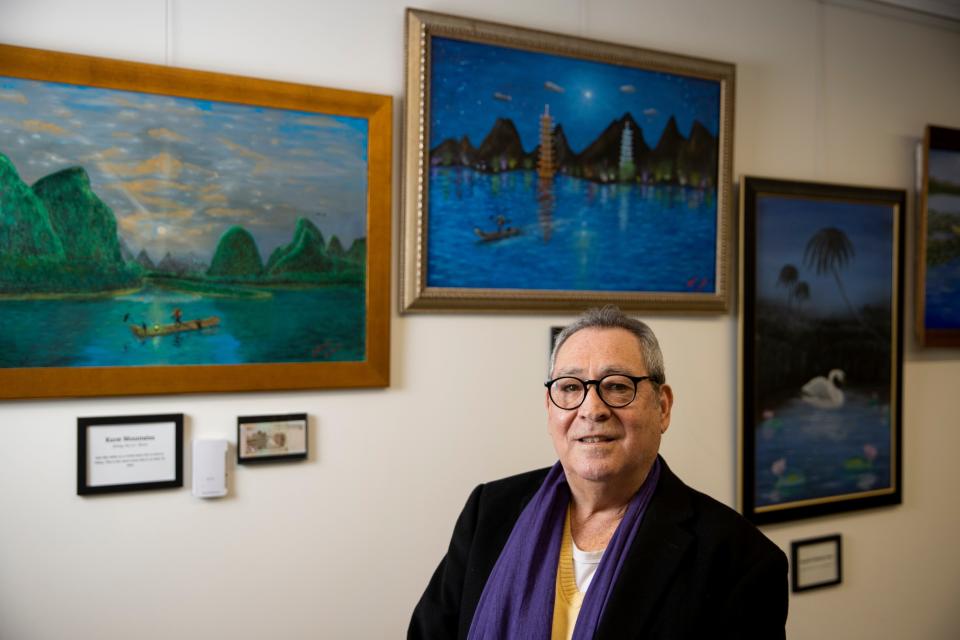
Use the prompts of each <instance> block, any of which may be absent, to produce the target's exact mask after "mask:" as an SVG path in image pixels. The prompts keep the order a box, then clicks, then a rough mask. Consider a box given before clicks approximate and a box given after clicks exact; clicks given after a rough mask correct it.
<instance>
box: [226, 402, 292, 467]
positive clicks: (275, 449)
mask: <svg viewBox="0 0 960 640" xmlns="http://www.w3.org/2000/svg"><path fill="white" fill-rule="evenodd" d="M308 437H309V426H308V422H307V414H305V413H288V414H282V415H270V416H240V417H239V418H237V463H238V464H252V463H256V462H268V461H277V460H287V461H289V460H306V458H307V442H308Z"/></svg>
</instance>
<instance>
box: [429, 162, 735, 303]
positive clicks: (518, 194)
mask: <svg viewBox="0 0 960 640" xmlns="http://www.w3.org/2000/svg"><path fill="white" fill-rule="evenodd" d="M429 198H430V200H429V212H430V213H429V225H428V229H429V231H428V235H427V243H428V245H427V247H428V249H427V251H428V257H427V262H428V270H427V273H428V275H427V284H428V286H432V287H464V288H496V289H551V290H595V291H656V292H690V291H696V292H704V293H712V292H714V291H715V290H716V274H715V265H716V233H717V213H716V209H717V201H716V192H715V191H713V190H701V189H693V188H686V187H672V186H642V185H619V184H610V185H601V184H598V183H595V182H591V181H588V180H581V179H577V178H570V177H567V176H557V177H556V178H555V179H554V180H553V182H552V183H549V186H544V185H543V184H541V183H540V182H539V181H538V179H537V175H536V173H535V172H534V171H510V172H505V173H500V174H488V173H480V172H475V171H472V170H470V169H459V168H435V169H432V170H431V172H430V193H429ZM497 216H503V217H504V218H506V219H507V220H508V223H507V225H506V226H509V227H516V228H518V229H520V231H521V233H520V235H516V236H513V237H508V238H503V239H500V240H496V241H492V242H483V241H481V240H480V238H479V237H478V236H477V234H476V233H475V232H474V229H475V228H480V229H482V230H484V231H488V232H489V231H494V230H495V229H496V228H497V225H496V218H497Z"/></svg>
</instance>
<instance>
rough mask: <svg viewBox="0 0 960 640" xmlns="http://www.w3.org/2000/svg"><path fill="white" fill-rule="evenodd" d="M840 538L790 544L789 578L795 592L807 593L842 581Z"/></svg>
mask: <svg viewBox="0 0 960 640" xmlns="http://www.w3.org/2000/svg"><path fill="white" fill-rule="evenodd" d="M842 546H843V545H842V542H841V537H840V534H839V533H837V534H833V535H829V536H823V537H820V538H808V539H806V540H796V541H794V542H792V543H790V567H791V571H790V575H791V586H792V588H793V591H794V592H798V591H809V590H811V589H819V588H821V587H829V586H832V585H836V584H840V583H841V582H842V581H843V556H842Z"/></svg>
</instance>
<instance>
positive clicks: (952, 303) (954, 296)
mask: <svg viewBox="0 0 960 640" xmlns="http://www.w3.org/2000/svg"><path fill="white" fill-rule="evenodd" d="M926 287H927V288H926V296H927V306H926V309H925V315H926V326H927V328H928V329H960V259H955V260H951V261H950V262H947V263H946V264H941V265H937V266H935V267H931V266H929V265H928V266H927V282H926Z"/></svg>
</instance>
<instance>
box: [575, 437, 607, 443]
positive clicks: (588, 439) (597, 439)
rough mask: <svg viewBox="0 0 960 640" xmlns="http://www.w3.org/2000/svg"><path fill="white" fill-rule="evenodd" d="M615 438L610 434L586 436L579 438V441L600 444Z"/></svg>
mask: <svg viewBox="0 0 960 640" xmlns="http://www.w3.org/2000/svg"><path fill="white" fill-rule="evenodd" d="M612 440H613V438H611V437H609V436H586V437H583V438H577V442H582V443H583V444H598V443H601V442H611V441H612Z"/></svg>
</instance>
